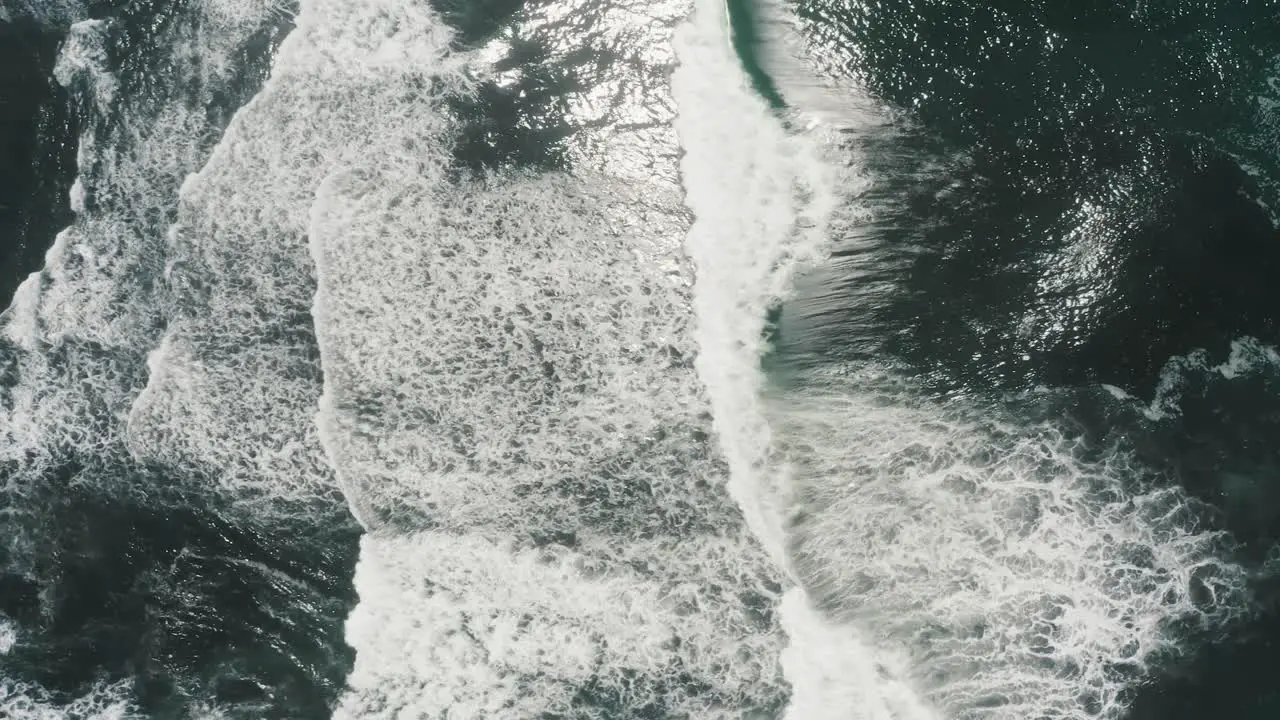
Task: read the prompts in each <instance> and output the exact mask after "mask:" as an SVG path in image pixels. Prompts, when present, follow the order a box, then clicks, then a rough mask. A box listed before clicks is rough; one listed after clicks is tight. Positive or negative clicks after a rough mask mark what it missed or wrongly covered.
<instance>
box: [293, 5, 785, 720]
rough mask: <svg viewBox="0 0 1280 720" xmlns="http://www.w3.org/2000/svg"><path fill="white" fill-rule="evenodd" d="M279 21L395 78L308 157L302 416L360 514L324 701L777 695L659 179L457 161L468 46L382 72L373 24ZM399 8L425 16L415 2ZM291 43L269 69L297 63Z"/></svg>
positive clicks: (647, 708) (575, 703)
mask: <svg viewBox="0 0 1280 720" xmlns="http://www.w3.org/2000/svg"><path fill="white" fill-rule="evenodd" d="M391 7H399V6H398V5H394V4H391V5H387V8H383V10H384V11H387V9H388V8H391ZM405 7H409V6H407V5H406V6H405ZM375 9H376V8H365V9H364V11H366V12H372V11H373V10H375ZM303 18H304V20H305V22H306V23H314V27H315V36H316V37H323V38H324V39H325V42H326V43H328V44H331V45H335V44H336V45H342V46H344V47H345V48H346V50H345V53H346V56H347V58H346V59H347V61H348V62H349V63H351V64H353V65H354V66H356V67H363V66H377V67H379V68H381V67H382V66H381V65H380V63H382V58H390V59H391V60H390V61H389V67H388V68H386V69H385V70H383V71H382V72H380V73H379V74H377V76H376V77H377V79H376V80H375V81H374V82H378V83H385V84H387V85H388V87H389V88H390V90H391V91H392V92H389V93H388V95H387V96H386V98H385V99H383V98H378V97H375V98H370V99H368V100H366V101H365V102H364V103H363V104H362V105H360V106H357V109H356V110H354V112H359V113H361V117H363V118H364V119H363V120H362V121H361V122H360V127H361V128H362V130H361V137H367V138H370V139H371V140H373V142H370V143H367V144H364V145H362V146H361V148H360V152H359V153H358V154H357V155H353V156H351V157H350V158H348V159H347V161H346V162H345V163H343V164H342V165H340V166H339V165H334V166H332V172H331V174H330V175H329V177H328V179H327V180H326V181H325V182H324V183H323V184H322V185H321V186H320V188H319V192H318V193H317V194H316V197H315V202H314V206H313V209H312V213H311V225H310V243H311V251H312V255H313V257H314V259H315V268H316V272H317V276H318V277H317V279H318V290H317V293H316V296H315V304H314V311H313V314H314V317H315V319H316V327H317V331H318V338H319V341H320V347H321V351H322V357H323V366H324V372H325V394H324V398H323V400H322V403H321V412H320V415H319V418H318V424H319V426H320V428H321V435H322V438H323V440H324V444H325V447H326V449H327V450H328V452H329V455H330V457H331V459H332V462H333V465H334V466H335V467H336V468H337V472H338V477H339V480H340V482H341V484H342V487H343V489H344V491H345V493H346V495H347V497H348V500H349V501H350V503H351V505H352V507H353V508H354V509H355V511H356V513H357V516H358V517H359V518H360V519H361V521H362V523H364V524H365V526H366V527H368V528H370V529H371V530H372V531H373V532H372V534H371V535H369V536H367V537H366V538H365V540H364V543H363V545H362V554H361V561H360V565H359V568H358V571H357V578H356V586H357V589H358V590H359V592H360V597H361V601H360V604H359V605H358V606H357V608H356V610H355V611H354V612H353V614H352V616H351V619H350V621H349V624H348V637H349V641H350V642H351V644H352V645H353V646H354V647H355V648H356V649H357V655H356V669H355V671H354V672H353V674H352V676H351V678H350V680H349V682H350V684H351V687H352V691H351V693H350V694H349V695H348V696H347V698H346V699H345V700H344V702H343V704H342V706H341V708H340V710H339V716H341V717H393V716H403V715H408V716H426V717H433V716H442V715H445V714H448V715H450V716H452V715H457V716H459V717H487V718H527V717H535V716H537V715H538V714H539V713H552V714H554V715H556V716H558V717H580V718H590V717H601V718H603V717H613V716H617V714H619V713H621V714H626V715H633V714H651V715H658V716H662V717H707V718H715V717H724V718H728V717H740V716H741V715H742V713H743V712H746V711H754V710H760V709H767V708H769V707H772V706H775V705H777V704H778V703H779V702H780V700H781V699H782V697H784V696H785V691H784V690H783V688H782V687H781V683H780V677H779V672H778V666H777V657H778V652H779V650H780V636H779V634H778V633H777V631H776V623H775V622H774V621H773V620H772V612H771V607H772V605H773V603H774V601H775V599H776V596H777V593H778V590H779V586H778V584H777V581H776V579H775V577H774V571H773V570H772V569H771V568H770V566H769V564H768V562H767V561H766V559H765V556H764V555H763V554H762V553H761V552H760V550H759V549H758V547H757V546H756V545H755V543H754V541H753V539H752V538H751V537H750V536H749V535H748V534H746V533H745V532H743V528H742V521H741V517H740V514H739V513H738V511H737V509H736V508H735V507H734V505H733V503H732V502H731V501H730V500H729V498H728V497H727V496H726V495H725V494H724V492H723V487H722V483H723V477H724V466H723V461H722V460H721V459H720V458H719V457H718V454H717V453H716V452H715V451H714V448H713V447H712V446H711V444H710V430H711V428H710V427H709V418H708V416H707V412H706V411H707V409H708V406H707V401H706V399H705V398H704V397H703V395H702V393H701V389H700V387H699V384H698V381H697V377H696V375H695V374H694V372H693V370H692V368H691V366H690V365H691V363H690V359H691V357H692V355H693V354H694V351H695V347H694V344H693V337H692V332H691V329H690V328H689V320H690V316H691V312H690V303H691V298H690V287H689V286H690V271H689V268H688V267H687V266H686V265H685V264H684V262H683V261H682V259H681V257H680V241H681V238H682V236H683V234H684V231H685V229H686V221H685V218H684V214H683V209H682V208H681V206H680V203H679V198H678V196H676V195H675V194H674V193H673V192H672V191H671V188H670V186H669V185H668V184H666V183H665V182H663V181H662V180H661V178H662V176H663V175H664V173H663V172H661V171H659V172H657V173H655V174H656V175H658V176H659V179H658V180H656V181H655V182H654V184H653V185H640V186H636V185H633V184H629V183H622V182H618V181H617V180H615V179H613V178H612V177H611V176H609V175H601V174H593V173H591V172H590V171H582V175H583V176H582V177H573V176H569V175H566V174H559V173H550V174H533V173H523V172H509V173H502V174H491V175H474V176H473V175H463V176H461V177H459V176H457V175H456V174H454V173H452V172H451V171H450V163H451V162H452V160H451V157H450V154H449V150H450V144H449V143H448V142H447V141H446V140H447V138H448V137H449V134H450V133H451V132H452V131H453V130H454V127H453V126H452V123H453V122H454V121H453V120H452V119H451V116H450V115H449V114H448V113H447V112H446V111H445V110H444V107H445V102H444V99H445V96H446V95H447V93H451V92H452V93H466V92H468V91H469V88H468V87H467V86H466V84H465V83H464V82H463V81H462V80H461V78H460V77H451V76H449V75H448V73H460V71H461V69H462V68H463V67H464V66H463V65H462V64H461V63H462V62H476V61H475V60H469V59H468V56H467V55H465V54H459V55H457V56H456V57H438V58H434V59H433V60H432V61H431V62H429V63H428V62H424V61H420V62H418V63H416V65H414V67H419V68H434V69H435V72H436V74H435V75H433V76H426V75H419V76H413V75H405V74H404V73H403V69H402V68H403V66H402V64H401V59H400V56H399V54H400V53H401V52H402V50H401V49H399V48H396V47H390V48H387V47H384V45H383V44H384V43H385V42H386V40H385V39H384V38H383V37H382V36H381V35H379V34H376V33H373V34H371V33H370V32H369V28H370V26H371V23H373V20H372V19H360V20H353V19H350V18H346V17H344V16H343V15H342V14H341V13H339V12H337V11H336V10H335V8H334V7H331V6H329V5H327V4H325V3H316V4H314V5H311V6H308V8H307V9H306V10H305V11H304V16H303ZM308 26H310V25H308ZM374 27H376V25H374ZM399 27H400V28H402V30H403V32H406V33H410V34H415V35H429V34H430V33H432V32H443V31H440V30H438V28H440V27H441V26H440V23H439V21H438V20H437V19H435V18H433V17H428V16H414V17H404V18H403V19H402V22H401V24H400V26H399ZM433 28H435V29H433ZM348 36H349V37H348ZM441 47H442V48H443V47H446V45H445V44H444V43H442V44H441ZM290 50H293V48H292V47H291V48H290ZM315 52H317V51H316V50H303V49H299V51H298V56H297V57H296V58H295V57H294V56H293V55H290V56H289V57H287V58H282V64H283V67H284V68H285V69H286V72H290V73H296V74H297V76H298V77H301V76H302V74H303V73H304V69H303V68H304V66H303V62H302V60H301V59H298V58H308V57H309V58H311V60H310V62H320V58H318V57H316V56H315V55H314V53H315ZM321 69H322V70H323V68H321ZM393 70H394V71H393ZM308 72H313V73H314V74H313V75H312V77H315V78H316V79H317V80H318V79H320V78H323V80H324V81H325V85H324V87H326V88H328V89H330V90H331V89H332V88H334V87H335V86H339V85H340V83H341V82H342V80H343V78H342V77H341V76H338V75H335V74H330V73H328V72H325V73H324V74H320V73H315V72H314V71H308ZM475 72H477V73H483V72H484V70H483V68H482V67H481V68H479V69H477V70H475ZM356 79H358V80H359V82H360V87H361V88H366V87H368V86H369V84H370V81H371V79H370V78H368V77H363V76H362V77H358V78H356ZM300 82H301V80H300ZM401 83H412V87H413V88H414V91H413V92H412V93H407V92H406V91H405V90H404V86H403V85H402V84H401ZM343 92H352V90H348V89H344V90H343ZM409 103H412V104H411V105H410V104H409ZM409 108H412V109H411V111H410V109H409ZM365 114H367V116H366V115H365ZM299 121H300V122H302V121H305V123H306V127H307V130H308V132H309V133H310V134H311V135H312V136H314V135H316V134H323V133H326V132H328V130H327V129H326V128H324V127H323V126H320V127H317V124H316V121H315V115H314V114H308V115H305V116H303V117H300V118H299ZM370 127H374V128H376V129H375V130H373V131H370V130H369V128H370ZM344 129H345V128H344ZM346 137H348V139H347V142H350V140H349V136H346ZM407 147H411V148H412V150H413V152H412V154H406V152H405V149H406V148H407Z"/></svg>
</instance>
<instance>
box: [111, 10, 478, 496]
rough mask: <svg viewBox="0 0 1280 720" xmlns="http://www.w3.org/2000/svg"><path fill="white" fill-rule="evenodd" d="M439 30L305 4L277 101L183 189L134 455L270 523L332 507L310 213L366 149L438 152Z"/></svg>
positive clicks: (276, 82) (254, 114)
mask: <svg viewBox="0 0 1280 720" xmlns="http://www.w3.org/2000/svg"><path fill="white" fill-rule="evenodd" d="M224 5H230V6H234V4H226V3H224V4H222V5H219V6H218V7H223V6H224ZM429 15H430V13H429V11H428V10H427V9H425V8H423V7H420V6H417V5H413V4H406V3H392V2H371V3H337V2H332V3H324V2H321V3H312V4H308V5H307V6H306V7H304V9H303V12H302V14H301V15H300V16H299V17H298V19H297V26H296V29H295V31H294V32H293V33H292V34H291V35H290V36H289V38H288V39H286V41H285V42H284V43H283V45H282V46H281V48H280V50H279V54H278V58H277V62H276V65H275V68H274V69H273V75H272V78H271V79H270V80H269V82H268V84H267V86H266V87H265V88H264V89H263V91H262V92H261V93H260V94H259V95H258V96H256V97H255V98H254V100H253V101H251V102H250V103H248V104H247V105H246V106H245V107H244V108H242V109H241V110H240V112H238V113H237V115H236V117H235V118H234V119H233V121H232V123H231V125H230V126H229V127H228V129H227V131H226V133H225V134H224V136H223V140H222V142H221V143H220V144H219V145H218V147H217V149H216V150H215V152H214V154H213V156H212V157H211V158H210V160H209V162H208V163H207V164H206V165H205V167H204V168H203V169H202V170H201V171H200V172H199V173H198V174H196V175H193V176H191V177H190V178H188V179H187V181H186V182H185V183H184V185H183V188H182V201H181V207H180V210H179V216H178V221H177V223H176V224H175V225H174V227H173V230H172V232H171V233H170V238H169V244H168V256H169V262H168V266H167V268H166V279H167V281H168V285H167V288H168V291H169V292H168V295H167V298H166V315H167V319H168V329H167V331H166V333H165V336H164V340H163V342H162V343H161V345H160V347H159V348H158V350H157V351H156V352H155V353H154V354H153V355H152V357H151V359H150V363H149V364H150V367H151V377H150V383H149V384H148V386H147V389H146V391H145V392H144V393H143V395H142V396H141V397H140V398H139V399H138V402H137V403H136V404H135V406H134V408H133V414H132V416H131V419H130V433H131V436H130V439H131V443H132V448H133V449H134V450H135V452H137V453H138V454H139V455H141V456H143V457H146V458H148V459H151V460H154V461H158V462H162V463H165V464H167V465H170V466H175V467H179V468H183V469H184V470H186V471H188V472H193V473H203V474H205V475H207V476H208V477H209V478H210V480H211V481H212V482H214V483H215V484H216V485H217V486H218V487H219V488H221V489H222V490H224V491H225V492H227V493H229V494H230V495H232V496H234V497H235V498H237V499H238V500H241V501H245V502H251V503H253V504H254V505H255V506H256V507H257V508H258V510H259V511H261V512H277V511H279V512H283V513H285V514H296V513H297V512H300V510H299V508H300V507H302V508H308V507H309V508H327V507H332V500H333V499H334V495H335V490H336V488H335V486H334V482H333V476H332V472H331V470H330V469H329V468H328V466H327V462H326V460H325V458H324V455H323V452H322V451H321V449H320V445H319V441H318V438H317V435H316V427H315V424H314V422H313V421H312V416H313V413H314V407H315V401H316V398H317V397H318V396H319V394H320V383H321V379H320V368H319V363H318V357H317V356H316V351H315V338H314V333H313V329H312V320H311V316H310V312H309V310H310V308H309V305H310V302H311V297H312V295H313V294H314V280H313V277H312V265H311V259H310V257H309V255H308V251H307V238H306V228H307V222H308V213H309V209H310V207H311V198H312V196H313V194H314V193H315V191H316V189H317V187H318V186H319V184H320V181H321V180H322V179H323V178H324V177H325V176H326V175H327V174H329V173H330V172H333V171H334V170H335V169H337V168H340V167H343V166H344V165H345V164H347V163H352V162H355V161H356V160H357V159H358V157H359V156H360V154H361V153H364V152H368V151H370V145H372V144H376V143H378V142H382V143H408V144H407V145H404V144H400V145H396V146H395V150H396V151H397V152H398V153H399V155H400V157H401V159H402V160H403V161H404V162H406V163H409V164H412V163H413V162H415V161H414V159H413V156H412V151H413V149H414V145H413V143H414V142H415V141H424V140H432V139H434V135H432V131H431V129H430V128H429V127H427V125H429V124H430V120H424V121H421V122H419V121H417V120H415V118H414V114H413V111H412V108H413V105H414V103H415V102H420V101H426V99H427V98H426V97H425V95H424V93H426V92H439V91H441V90H442V89H443V87H444V86H443V85H442V84H436V85H434V86H433V85H430V84H429V83H427V82H426V81H427V79H428V78H429V77H431V76H432V74H433V73H436V72H443V71H445V70H447V68H446V67H445V66H444V65H443V64H442V62H443V60H442V58H443V52H444V50H445V44H446V42H447V39H448V35H447V33H445V32H443V30H441V29H440V28H439V26H438V25H435V24H431V23H428V22H424V21H423V18H426V17H429ZM458 82H463V81H462V80H461V79H459V80H458ZM433 87H434V88H435V89H434V90H430V88H433ZM356 138H364V139H367V140H368V141H369V142H368V143H361V142H353V139H356Z"/></svg>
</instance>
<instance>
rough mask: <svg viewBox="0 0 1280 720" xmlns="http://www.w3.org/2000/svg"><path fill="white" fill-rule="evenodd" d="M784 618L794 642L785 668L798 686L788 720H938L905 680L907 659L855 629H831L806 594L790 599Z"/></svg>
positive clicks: (784, 607)
mask: <svg viewBox="0 0 1280 720" xmlns="http://www.w3.org/2000/svg"><path fill="white" fill-rule="evenodd" d="M780 614H781V616H782V625H783V628H784V629H785V630H786V633H787V635H788V636H789V637H790V638H791V645H790V646H789V647H788V648H787V649H786V651H784V652H783V654H782V665H783V667H784V668H785V670H786V674H787V679H788V680H790V681H791V682H792V684H793V686H794V688H793V692H794V696H793V697H794V699H793V700H792V702H791V704H790V705H789V706H788V707H787V712H786V715H785V716H784V717H785V718H786V720H885V719H887V718H893V719H894V720H936V719H937V718H938V715H937V713H936V711H935V710H934V709H933V708H931V707H928V706H927V705H926V704H925V703H924V701H923V700H922V699H921V697H920V694H919V693H918V692H916V690H915V688H914V687H913V686H912V685H911V684H910V683H909V682H907V681H906V680H905V678H908V677H910V671H911V668H910V664H909V662H908V660H907V658H906V657H905V656H903V655H901V654H897V655H895V654H894V653H892V652H886V651H885V650H884V649H883V648H876V647H875V646H874V645H873V644H872V642H871V641H870V640H869V639H868V638H867V637H865V636H864V635H863V633H862V632H861V631H859V630H858V629H857V628H856V627H854V626H852V625H841V626H834V627H833V625H832V623H831V621H830V620H829V619H828V618H825V617H823V615H822V614H821V613H819V612H817V611H815V610H814V609H813V608H812V607H811V606H810V604H809V601H808V599H807V597H806V596H805V594H804V592H803V591H802V590H799V589H793V590H791V591H789V592H788V593H787V595H786V597H785V598H784V599H783V601H782V606H781V608H780ZM870 678H874V679H875V681H874V682H868V681H867V680H868V679H870Z"/></svg>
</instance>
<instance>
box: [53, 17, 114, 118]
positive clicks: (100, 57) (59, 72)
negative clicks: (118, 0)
mask: <svg viewBox="0 0 1280 720" xmlns="http://www.w3.org/2000/svg"><path fill="white" fill-rule="evenodd" d="M107 32H108V28H107V23H106V22H105V21H103V20H82V21H80V22H77V23H75V24H74V25H72V26H71V28H70V30H68V31H67V39H66V40H65V41H64V42H63V45H62V51H61V52H60V53H59V54H58V62H57V64H55V65H54V67H53V76H54V78H56V79H57V80H58V83H59V84H61V85H62V86H64V87H67V88H71V87H72V86H73V85H74V84H75V83H76V82H83V83H84V86H85V92H86V93H87V94H88V96H89V98H88V99H90V100H92V101H93V102H94V103H95V104H96V105H97V106H98V110H99V112H102V113H107V112H110V108H111V105H112V104H113V103H114V102H115V99H116V92H117V91H118V90H119V82H118V81H117V79H116V76H115V74H114V73H112V72H111V71H110V70H108V69H107V68H108V66H109V62H110V61H109V59H108V57H107Z"/></svg>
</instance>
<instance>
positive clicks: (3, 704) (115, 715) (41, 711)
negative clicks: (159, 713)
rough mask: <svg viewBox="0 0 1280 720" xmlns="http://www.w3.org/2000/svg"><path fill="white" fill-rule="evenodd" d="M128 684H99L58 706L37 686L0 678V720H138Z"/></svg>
mask: <svg viewBox="0 0 1280 720" xmlns="http://www.w3.org/2000/svg"><path fill="white" fill-rule="evenodd" d="M130 688H131V684H130V683H129V682H127V681H126V682H119V683H114V684H105V683H100V684H98V685H96V686H94V687H93V689H91V690H90V691H89V692H88V693H85V694H84V695H83V696H81V697H79V698H77V699H75V700H74V701H72V702H71V703H66V704H62V703H57V702H55V701H54V700H53V698H52V697H51V696H50V694H49V693H48V692H47V691H46V690H44V689H43V688H41V687H39V686H37V685H31V684H28V683H21V682H16V681H13V680H9V679H6V678H0V717H3V718H15V720H17V719H21V720H133V719H135V718H136V719H137V720H141V718H142V717H143V716H142V714H141V713H139V712H138V711H137V708H136V707H135V706H134V705H133V703H132V702H131V701H130V700H129V691H130Z"/></svg>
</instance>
